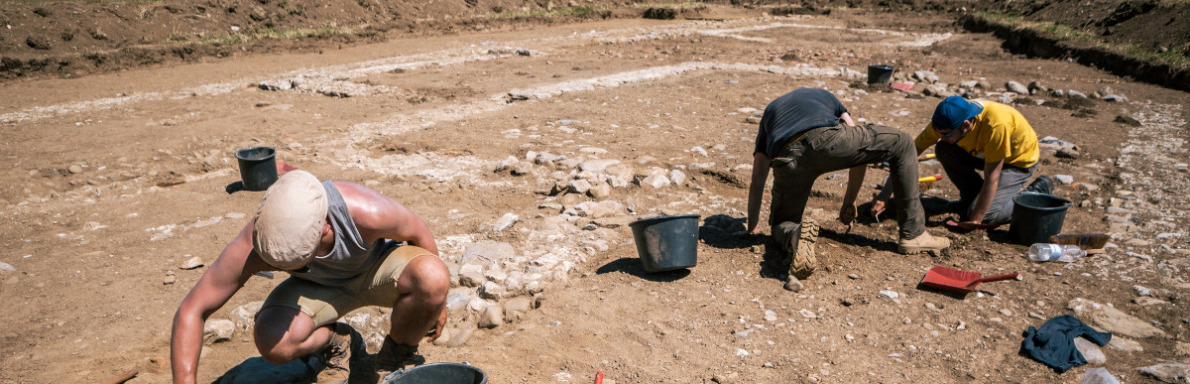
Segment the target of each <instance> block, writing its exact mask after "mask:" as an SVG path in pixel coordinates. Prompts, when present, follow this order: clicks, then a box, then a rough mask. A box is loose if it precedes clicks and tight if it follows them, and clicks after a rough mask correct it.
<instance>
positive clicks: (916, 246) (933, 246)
mask: <svg viewBox="0 0 1190 384" xmlns="http://www.w3.org/2000/svg"><path fill="white" fill-rule="evenodd" d="M949 246H950V239H947V238H945V237H936V236H932V235H930V232H929V231H924V232H922V233H921V235H918V236H917V237H916V238H912V239H901V241H900V242H898V243H897V252H900V253H902V254H906V255H912V254H915V253H921V252H929V253H930V254H932V255H934V256H938V255H939V254H940V253H941V252H942V250H943V249H946V247H949Z"/></svg>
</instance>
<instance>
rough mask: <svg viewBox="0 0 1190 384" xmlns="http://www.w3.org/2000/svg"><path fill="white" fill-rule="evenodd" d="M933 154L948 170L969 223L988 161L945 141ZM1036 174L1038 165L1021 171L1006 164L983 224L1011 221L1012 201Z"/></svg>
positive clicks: (964, 218)
mask: <svg viewBox="0 0 1190 384" xmlns="http://www.w3.org/2000/svg"><path fill="white" fill-rule="evenodd" d="M934 152H935V153H936V154H937V155H938V162H940V163H942V169H944V170H946V177H948V178H950V180H951V181H953V182H954V186H955V187H956V188H958V189H959V205H958V207H957V208H958V210H959V213H960V218H961V219H962V220H967V219H968V218H969V217H971V208H973V205H974V203H975V199H976V198H977V197H979V191H980V190H981V189H983V176H980V174H979V172H978V171H982V170H983V168H984V165H985V161H984V160H983V159H980V158H978V157H975V156H974V155H971V154H970V153H967V150H965V149H963V148H961V147H959V146H958V145H954V144H951V143H947V142H944V141H940V142H938V145H937V147H936V148H934ZM1036 170H1037V165H1033V166H1032V167H1029V168H1019V167H1014V166H1011V165H1008V164H1004V166H1003V167H1002V168H1001V170H1000V184H999V185H997V186H996V195H995V196H994V197H992V205H991V206H989V207H988V212H987V214H986V215H984V217H983V223H984V224H1001V223H1004V222H1007V221H1009V220H1011V219H1012V207H1013V203H1012V199H1013V198H1015V197H1016V195H1018V194H1020V193H1021V189H1022V188H1023V187H1024V186H1025V182H1026V181H1029V178H1030V177H1033V172H1034V171H1036Z"/></svg>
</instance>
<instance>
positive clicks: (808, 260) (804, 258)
mask: <svg viewBox="0 0 1190 384" xmlns="http://www.w3.org/2000/svg"><path fill="white" fill-rule="evenodd" d="M816 243H818V223H817V222H815V221H814V220H813V219H805V220H803V221H802V227H801V233H799V234H798V241H797V252H794V254H793V261H791V262H790V263H789V276H790V279H789V280H790V281H791V282H796V281H797V280H798V279H805V278H807V277H810V274H811V273H814V270H816V269H818V259H817V258H815V257H814V244H816ZM799 285H800V284H799ZM788 288H789V285H788V284H786V289H788ZM799 288H800V287H799ZM795 292H796V291H795Z"/></svg>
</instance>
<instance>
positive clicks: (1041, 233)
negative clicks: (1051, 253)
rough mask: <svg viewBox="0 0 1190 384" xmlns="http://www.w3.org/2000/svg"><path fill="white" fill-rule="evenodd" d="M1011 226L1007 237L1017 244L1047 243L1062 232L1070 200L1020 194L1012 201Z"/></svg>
mask: <svg viewBox="0 0 1190 384" xmlns="http://www.w3.org/2000/svg"><path fill="white" fill-rule="evenodd" d="M1012 203H1013V204H1014V207H1013V208H1012V225H1010V226H1009V227H1008V235H1009V237H1011V238H1012V240H1013V241H1015V242H1017V244H1025V245H1029V244H1035V243H1045V242H1048V241H1049V238H1050V236H1053V235H1057V234H1058V233H1061V232H1062V222H1063V221H1065V220H1066V209H1067V208H1070V204H1072V203H1071V202H1070V200H1066V199H1063V198H1061V197H1057V196H1054V195H1047V194H1043V193H1022V194H1019V195H1017V196H1016V197H1014V198H1013V199H1012Z"/></svg>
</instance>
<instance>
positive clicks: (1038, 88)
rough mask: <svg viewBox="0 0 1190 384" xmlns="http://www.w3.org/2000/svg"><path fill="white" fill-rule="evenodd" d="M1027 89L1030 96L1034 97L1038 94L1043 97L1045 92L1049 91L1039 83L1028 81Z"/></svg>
mask: <svg viewBox="0 0 1190 384" xmlns="http://www.w3.org/2000/svg"><path fill="white" fill-rule="evenodd" d="M1028 88H1029V94H1030V95H1036V94H1039V93H1040V94H1043V95H1044V94H1045V93H1046V92H1047V91H1049V88H1048V87H1046V86H1044V85H1041V82H1039V81H1037V80H1033V81H1030V82H1029V85H1028Z"/></svg>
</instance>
